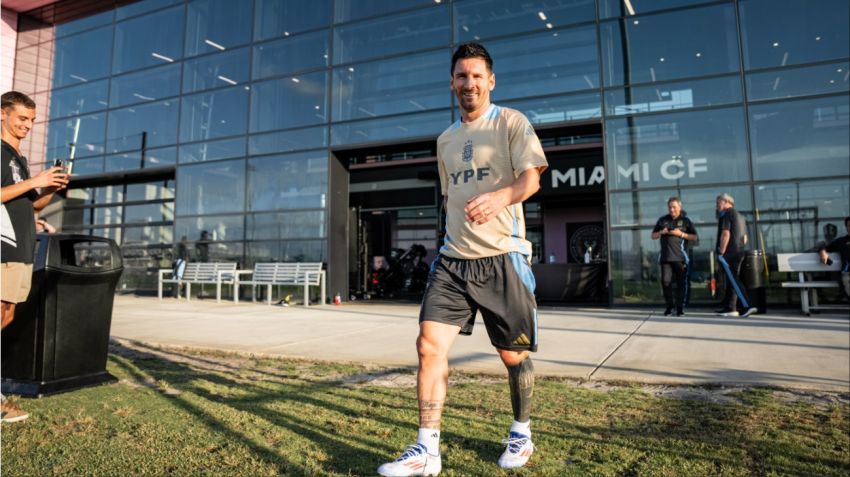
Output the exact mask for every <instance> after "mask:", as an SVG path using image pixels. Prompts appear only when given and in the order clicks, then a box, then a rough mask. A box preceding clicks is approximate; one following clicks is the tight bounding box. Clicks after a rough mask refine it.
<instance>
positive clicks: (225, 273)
mask: <svg viewBox="0 0 850 477" xmlns="http://www.w3.org/2000/svg"><path fill="white" fill-rule="evenodd" d="M169 274H170V275H171V277H170V278H166V277H165V276H166V275H169ZM236 277H237V275H236V262H211V263H210V262H189V263H187V264H186V269H185V270H184V271H183V276H182V277H180V278H177V277H175V276H174V271H173V270H171V269H170V268H162V269H160V270H159V280H158V286H157V296H158V297H159V299H160V300H162V284H163V283H175V284H177V297H178V298H179V297H180V285H181V284H184V283H185V284H186V301H189V300H190V298H191V296H192V284H193V283H196V284H199V285H201V286H202V287H203V286H204V285H206V284H213V285H215V300H216V301H221V285H222V284H224V285H230V286H231V287H232V288H233V299H234V301H235V300H236V295H237V291H238V289H237V288H236Z"/></svg>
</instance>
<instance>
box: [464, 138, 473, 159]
mask: <svg viewBox="0 0 850 477" xmlns="http://www.w3.org/2000/svg"><path fill="white" fill-rule="evenodd" d="M472 154H473V151H472V141H466V142H465V143H463V154H462V155H461V159H463V162H469V161H471V160H472Z"/></svg>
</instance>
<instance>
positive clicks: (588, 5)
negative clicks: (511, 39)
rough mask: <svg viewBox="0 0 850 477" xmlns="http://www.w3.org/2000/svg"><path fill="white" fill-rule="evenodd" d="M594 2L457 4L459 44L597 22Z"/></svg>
mask: <svg viewBox="0 0 850 477" xmlns="http://www.w3.org/2000/svg"><path fill="white" fill-rule="evenodd" d="M594 7H595V4H594V1H593V0H555V1H551V0H549V1H547V0H532V1H524V2H517V1H516V0H496V1H493V0H475V1H471V2H461V3H455V4H454V8H455V25H456V26H455V35H456V38H457V41H458V42H466V41H478V40H481V39H484V38H488V37H492V36H502V35H507V34H510V33H522V32H526V31H545V30H547V29H551V28H560V27H563V26H565V25H570V24H573V23H581V22H586V21H593V20H595V19H596V12H595V11H594Z"/></svg>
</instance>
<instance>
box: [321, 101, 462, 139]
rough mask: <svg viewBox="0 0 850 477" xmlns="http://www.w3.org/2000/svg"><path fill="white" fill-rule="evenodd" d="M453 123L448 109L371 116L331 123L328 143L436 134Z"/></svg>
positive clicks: (433, 135) (424, 136)
mask: <svg viewBox="0 0 850 477" xmlns="http://www.w3.org/2000/svg"><path fill="white" fill-rule="evenodd" d="M451 123H452V113H451V111H449V110H445V111H434V112H430V113H421V114H413V115H407V116H402V117H391V118H382V119H370V120H367V121H354V122H350V123H343V124H334V125H333V126H331V144H332V145H334V146H338V145H342V144H359V143H365V142H377V141H386V140H390V139H405V138H426V137H431V138H433V137H437V136H438V135H439V134H440V133H441V132H443V131H444V130H445V129H446V128H447V127H449V126H450V125H451Z"/></svg>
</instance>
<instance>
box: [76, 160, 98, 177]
mask: <svg viewBox="0 0 850 477" xmlns="http://www.w3.org/2000/svg"><path fill="white" fill-rule="evenodd" d="M101 172H103V157H95V158H84V159H74V175H75V176H84V175H87V174H100V173H101Z"/></svg>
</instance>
